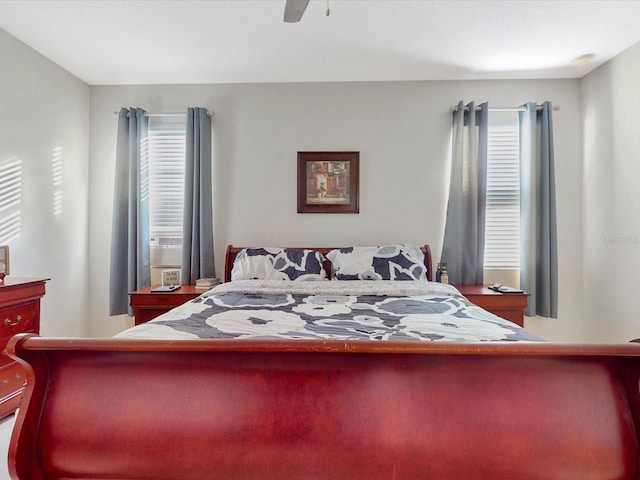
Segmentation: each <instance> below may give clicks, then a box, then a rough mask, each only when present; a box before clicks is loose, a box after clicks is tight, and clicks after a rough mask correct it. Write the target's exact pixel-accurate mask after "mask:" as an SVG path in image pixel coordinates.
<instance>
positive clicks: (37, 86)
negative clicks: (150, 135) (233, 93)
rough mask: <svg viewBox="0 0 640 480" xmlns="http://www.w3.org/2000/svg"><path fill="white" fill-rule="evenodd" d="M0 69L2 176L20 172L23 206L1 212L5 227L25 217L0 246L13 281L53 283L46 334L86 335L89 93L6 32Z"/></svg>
mask: <svg viewBox="0 0 640 480" xmlns="http://www.w3.org/2000/svg"><path fill="white" fill-rule="evenodd" d="M0 65H2V70H1V72H0V112H1V115H0V168H1V167H2V166H3V165H7V164H8V163H9V162H13V161H18V162H20V164H21V166H22V179H21V188H22V196H21V200H20V203H19V205H18V206H17V207H15V208H12V209H10V210H6V209H3V208H2V206H1V205H0V223H2V222H3V221H4V220H5V219H6V217H7V215H8V214H10V213H16V212H19V219H20V233H19V235H17V236H15V237H12V238H11V239H10V240H8V241H7V237H6V235H7V232H6V229H1V228H0V244H8V245H9V247H10V249H11V274H12V276H15V277H45V278H51V280H50V281H49V282H47V287H46V288H47V295H46V296H45V298H44V299H43V302H42V315H41V317H42V322H41V323H42V325H41V332H42V334H44V335H79V336H81V335H86V334H87V333H88V331H89V328H88V327H89V324H88V321H87V318H88V289H89V286H88V282H89V275H88V272H89V267H88V235H87V232H88V227H87V222H88V218H89V217H88V215H89V195H88V187H89V183H88V178H89V177H88V172H89V161H88V153H89V87H88V86H87V85H86V84H84V83H83V82H81V81H80V80H78V79H77V78H76V77H74V76H73V75H70V74H69V73H68V72H66V71H65V70H63V69H61V68H60V67H58V66H57V65H55V64H54V63H53V62H51V61H50V60H48V59H46V58H45V57H43V56H41V55H40V54H38V53H36V52H35V51H34V50H33V49H31V48H29V47H27V46H26V45H24V44H23V43H21V42H20V41H18V40H17V39H16V38H14V37H13V36H11V35H9V34H8V33H6V32H5V31H4V30H0ZM54 166H61V168H62V171H61V176H60V175H59V174H58V173H55V174H54ZM58 180H61V183H58ZM0 181H1V179H0ZM0 193H1V192H0ZM54 197H55V198H54ZM54 206H55V207H56V210H54Z"/></svg>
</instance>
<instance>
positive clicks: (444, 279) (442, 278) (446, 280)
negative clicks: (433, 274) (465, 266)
mask: <svg viewBox="0 0 640 480" xmlns="http://www.w3.org/2000/svg"><path fill="white" fill-rule="evenodd" d="M440 282H441V283H449V274H448V273H447V264H446V263H443V264H442V272H441V273H440Z"/></svg>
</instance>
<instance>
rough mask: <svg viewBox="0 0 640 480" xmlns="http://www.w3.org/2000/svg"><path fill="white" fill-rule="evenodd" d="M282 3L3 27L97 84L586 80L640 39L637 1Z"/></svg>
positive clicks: (162, 0)
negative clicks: (290, 13) (295, 7)
mask: <svg viewBox="0 0 640 480" xmlns="http://www.w3.org/2000/svg"><path fill="white" fill-rule="evenodd" d="M284 4H285V1H284V0H199V1H189V0H184V1H180V0H174V1H170V0H144V1H140V0H42V1H40V0H38V1H36V0H22V1H18V0H0V28H2V29H4V30H6V31H7V32H9V33H10V34H12V35H14V36H15V37H17V38H18V39H20V40H22V41H23V42H24V43H26V44H27V45H29V46H31V47H32V48H34V49H35V50H37V51H38V52H40V53H42V54H43V55H45V56H46V57H48V58H50V59H51V60H52V61H54V62H55V63H57V64H58V65H60V66H62V67H63V68H65V69H67V70H68V71H69V72H71V73H72V74H74V75H76V76H77V77H79V78H80V79H82V80H84V81H85V82H87V83H88V84H164V83H229V82H233V83H239V82H240V83H242V82H314V81H374V80H444V79H452V80H453V79H462V80H467V79H519V78H532V79H535V78H579V77H581V76H583V75H584V74H586V73H587V72H589V71H591V70H592V69H593V68H595V67H597V66H598V65H600V64H602V63H603V62H605V61H607V60H609V59H610V58H612V57H613V56H615V55H617V54H618V53H620V52H621V51H622V50H624V49H626V48H628V47H630V46H631V45H633V44H634V43H636V42H638V41H640V28H639V27H638V24H637V22H638V19H640V1H638V0H626V1H616V0H604V1H601V0H598V1H589V0H554V1H547V0H522V1H519V0H470V1H467V0H447V1H444V0H329V7H330V9H331V14H330V16H328V17H327V16H326V15H325V11H326V9H327V0H311V2H310V4H309V6H308V8H307V11H306V12H305V14H304V16H303V18H302V21H301V22H300V23H293V24H290V23H285V22H283V20H282V18H283V12H284ZM585 53H593V54H594V55H595V57H594V60H593V61H592V63H591V64H589V65H587V66H583V67H573V66H571V61H572V60H573V59H574V58H575V57H577V56H579V55H582V54H585Z"/></svg>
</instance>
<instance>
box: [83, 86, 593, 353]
mask: <svg viewBox="0 0 640 480" xmlns="http://www.w3.org/2000/svg"><path fill="white" fill-rule="evenodd" d="M460 99H462V100H465V101H470V100H475V101H477V102H481V101H489V102H490V104H491V105H494V106H516V105H520V104H522V103H524V102H527V101H538V102H542V101H544V100H550V101H552V102H553V103H554V104H557V105H560V106H561V110H560V111H559V112H556V113H555V115H554V127H555V141H556V143H555V148H556V170H557V172H556V173H557V183H558V218H559V225H558V230H559V254H560V283H561V287H560V288H561V290H560V307H559V310H560V319H558V320H548V319H541V318H532V319H527V321H526V326H527V328H528V329H530V330H531V331H532V332H534V333H537V334H539V335H542V336H544V337H546V338H548V339H550V340H576V341H577V340H583V339H585V332H584V328H583V326H584V323H583V316H584V312H583V309H582V283H581V282H580V281H579V279H581V278H582V235H581V233H582V229H583V226H582V203H581V202H582V188H581V185H582V179H581V171H582V169H581V153H582V152H581V137H582V133H581V126H582V123H581V116H580V115H581V106H580V88H579V81H578V80H550V81H478V82H473V81H464V82H370V83H307V84H234V85H165V86H92V87H91V122H90V124H91V142H90V148H91V150H90V163H91V165H90V180H89V181H90V198H91V202H90V211H89V222H90V230H89V232H90V237H89V244H90V247H89V258H90V285H91V287H92V288H91V291H90V297H89V300H90V301H89V303H90V306H91V312H90V313H91V315H90V318H91V323H90V334H91V335H93V336H110V335H113V334H114V333H116V332H118V331H120V330H121V329H123V328H125V327H126V326H128V325H130V324H131V320H130V319H129V318H128V317H126V316H121V317H113V318H110V317H109V316H108V313H107V312H108V275H109V239H110V235H111V209H112V204H111V203H112V198H113V175H114V169H113V165H114V158H115V139H116V117H115V116H114V113H113V112H114V111H117V110H119V108H120V107H122V106H140V107H143V108H145V109H146V110H147V111H149V112H177V111H184V110H185V109H186V107H188V106H204V107H207V108H209V109H211V110H214V111H215V112H216V115H215V117H214V119H213V129H214V139H213V142H214V179H213V188H214V229H215V244H216V258H215V262H216V269H217V272H218V274H219V275H221V274H222V272H223V266H224V264H223V258H224V251H225V248H226V246H227V244H229V243H233V244H235V245H240V246H243V245H257V244H263V245H267V244H268V245H290V246H291V245H313V246H342V245H350V244H360V245H371V244H381V243H387V242H414V243H429V244H430V245H431V247H432V249H433V252H434V256H435V257H436V259H437V258H438V257H439V253H440V250H441V242H442V235H443V230H444V216H445V211H446V199H447V191H448V178H449V149H450V136H449V135H450V127H451V114H450V111H449V108H450V106H452V105H454V104H456V103H457V102H458V100H460ZM302 150H358V151H360V163H361V166H360V213H359V214H358V215H318V214H298V213H296V152H297V151H302ZM576 279H577V281H576Z"/></svg>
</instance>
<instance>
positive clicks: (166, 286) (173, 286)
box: [151, 285, 180, 292]
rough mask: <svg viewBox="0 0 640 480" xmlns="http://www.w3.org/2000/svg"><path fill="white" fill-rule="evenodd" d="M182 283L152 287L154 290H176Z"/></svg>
mask: <svg viewBox="0 0 640 480" xmlns="http://www.w3.org/2000/svg"><path fill="white" fill-rule="evenodd" d="M179 288H180V285H163V286H161V287H156V288H152V289H151V291H152V292H173V291H174V290H178V289H179Z"/></svg>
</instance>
